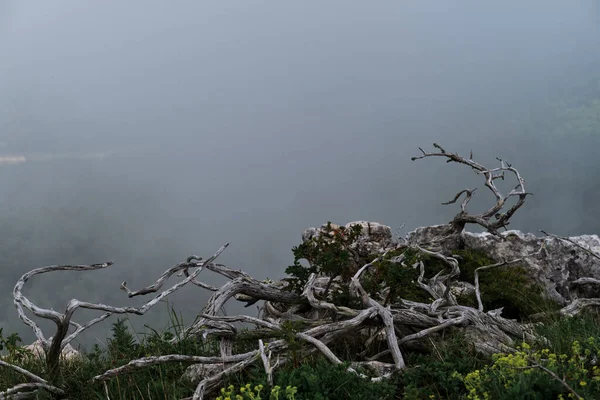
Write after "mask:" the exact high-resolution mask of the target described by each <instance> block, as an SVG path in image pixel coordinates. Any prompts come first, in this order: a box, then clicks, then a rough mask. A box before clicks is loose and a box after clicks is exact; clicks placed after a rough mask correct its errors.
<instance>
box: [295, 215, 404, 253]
mask: <svg viewBox="0 0 600 400" xmlns="http://www.w3.org/2000/svg"><path fill="white" fill-rule="evenodd" d="M354 225H360V227H361V228H362V231H361V234H360V236H359V237H358V239H357V240H356V242H354V243H353V244H352V245H351V246H350V248H352V249H354V250H356V251H357V253H358V254H359V255H360V256H361V257H366V256H369V255H373V254H382V253H384V252H385V251H386V250H388V249H389V248H390V247H391V246H392V245H393V239H392V229H391V228H390V227H389V226H387V225H383V224H380V223H378V222H368V221H355V222H349V223H347V224H346V225H345V226H344V227H345V228H346V229H351V228H352V226H354ZM326 228H327V224H324V225H322V226H321V227H319V228H309V229H307V230H305V231H304V233H303V234H302V241H304V242H307V241H309V240H311V239H312V238H313V237H315V236H317V235H321V234H324V233H325V232H326ZM331 228H332V229H339V228H340V225H337V224H331Z"/></svg>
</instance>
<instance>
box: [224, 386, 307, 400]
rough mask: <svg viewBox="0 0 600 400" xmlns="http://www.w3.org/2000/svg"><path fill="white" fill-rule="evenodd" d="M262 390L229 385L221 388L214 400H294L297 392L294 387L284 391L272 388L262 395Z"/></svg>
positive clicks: (258, 387)
mask: <svg viewBox="0 0 600 400" xmlns="http://www.w3.org/2000/svg"><path fill="white" fill-rule="evenodd" d="M264 389H265V387H264V386H263V385H256V386H254V387H252V385H251V384H249V383H247V384H246V385H244V386H240V387H239V388H236V387H235V386H234V385H229V386H227V387H226V388H221V390H220V391H219V396H218V397H217V398H216V400H295V399H296V397H295V395H296V393H297V392H298V388H296V387H295V386H287V387H286V388H285V390H282V388H281V386H273V387H272V388H271V391H270V392H266V393H263V390H264ZM263 396H266V397H263ZM281 396H283V397H281Z"/></svg>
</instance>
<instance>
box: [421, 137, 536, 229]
mask: <svg viewBox="0 0 600 400" xmlns="http://www.w3.org/2000/svg"><path fill="white" fill-rule="evenodd" d="M433 146H434V147H435V148H436V149H438V151H437V152H432V153H428V152H426V151H425V150H423V149H422V148H420V147H419V150H421V153H423V154H422V155H421V156H417V157H412V158H411V160H413V161H415V160H420V159H422V158H426V157H444V158H447V160H446V162H456V163H459V164H464V165H467V166H469V167H471V168H472V169H473V170H475V172H476V173H477V174H480V175H483V176H484V178H485V186H486V187H487V188H488V189H489V190H490V191H491V192H492V193H493V195H494V197H495V198H496V204H494V205H493V206H492V207H491V208H489V209H488V210H487V211H484V212H483V213H481V214H475V215H473V214H469V213H468V212H467V210H466V207H467V204H468V203H469V201H470V200H471V198H472V197H473V193H474V192H475V189H473V190H470V189H464V190H461V191H460V192H458V193H457V194H456V196H454V198H453V199H452V200H450V201H448V202H445V203H442V204H444V205H447V204H454V203H456V201H457V200H458V199H459V198H460V196H461V195H463V194H465V199H464V200H463V201H462V203H461V211H460V213H458V214H457V215H456V216H455V217H454V219H453V220H452V221H451V222H450V224H451V231H450V233H454V234H459V233H461V232H462V231H463V230H464V228H465V225H466V224H478V225H481V226H482V227H484V228H486V229H487V230H488V232H490V233H492V234H494V235H496V236H499V235H500V233H499V229H500V228H506V226H507V225H508V224H509V219H510V218H511V217H512V216H513V214H514V213H515V212H516V211H517V210H518V209H519V208H521V206H522V205H523V204H524V203H525V199H526V197H527V196H528V195H530V194H531V193H528V192H527V191H526V190H525V180H524V179H523V178H522V177H521V175H520V173H519V171H518V170H517V169H516V168H514V167H513V166H512V165H511V164H509V163H507V162H505V161H504V160H502V159H500V158H498V159H497V160H498V161H500V167H498V168H487V167H485V166H483V165H482V164H479V163H478V162H476V161H474V160H473V155H472V153H471V156H470V158H468V159H467V158H465V157H462V156H460V155H458V154H457V153H449V152H447V151H446V150H444V149H443V148H442V147H441V146H440V145H439V144H437V143H434V144H433ZM505 172H509V173H512V174H513V175H514V176H515V178H516V180H517V185H516V186H515V188H514V189H512V190H511V191H510V192H508V193H507V194H505V195H503V194H502V193H501V192H500V190H498V188H497V187H496V184H495V181H496V180H497V179H502V180H504V176H505V175H504V173H505ZM510 197H517V198H518V200H517V202H516V204H514V205H513V206H512V207H511V208H509V209H508V210H507V211H506V212H504V213H501V211H502V209H503V208H504V205H505V203H506V201H507V200H508V199H509V198H510ZM492 217H494V218H495V221H492V220H491V218H492Z"/></svg>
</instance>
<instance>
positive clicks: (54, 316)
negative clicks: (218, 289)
mask: <svg viewBox="0 0 600 400" xmlns="http://www.w3.org/2000/svg"><path fill="white" fill-rule="evenodd" d="M228 245H229V244H228V243H226V244H225V245H223V246H222V247H221V248H220V249H219V250H218V251H217V252H216V253H215V254H214V255H213V256H212V257H211V258H210V259H209V260H208V262H212V261H213V260H214V259H216V258H217V257H218V256H219V255H220V254H221V253H222V252H223V251H224V250H225V249H226V248H227V246H228ZM112 264H113V263H112V262H111V261H109V262H106V263H102V264H92V265H52V266H48V267H42V268H37V269H34V270H32V271H30V272H28V273H26V274H24V275H23V276H21V278H19V280H18V281H17V283H16V285H15V287H14V289H13V297H14V304H15V307H16V308H17V313H18V315H19V318H20V319H21V320H22V321H23V322H24V323H25V324H27V325H29V326H30V327H31V328H32V330H33V331H34V333H35V335H36V337H37V338H38V340H39V341H40V343H41V345H42V348H43V349H44V352H45V353H46V367H47V371H48V374H49V376H50V378H51V380H53V379H54V378H55V377H56V376H58V373H59V368H60V355H61V352H62V350H63V349H64V348H65V346H67V344H69V343H70V342H71V341H72V340H73V339H75V338H76V337H77V336H78V335H79V334H81V333H82V332H83V331H84V330H86V329H88V328H89V327H91V326H93V325H95V324H97V323H99V322H101V321H103V320H105V319H106V318H108V317H109V316H110V315H112V314H137V315H143V314H144V313H146V311H148V310H149V309H150V308H151V307H152V306H154V305H155V304H157V303H158V302H159V301H161V300H162V299H164V298H165V297H166V296H168V295H170V294H171V293H173V292H175V291H176V290H178V289H179V288H181V287H183V286H184V285H186V284H187V283H189V282H190V281H192V280H193V279H195V278H196V276H197V275H198V274H199V273H200V271H201V268H198V269H197V270H196V271H194V273H193V274H191V275H189V276H188V277H187V278H186V279H184V280H182V281H180V282H178V283H177V284H175V285H174V286H172V287H171V288H169V289H167V290H164V291H163V292H161V293H160V294H159V295H157V296H156V297H154V298H153V299H152V300H150V301H148V302H146V303H144V304H143V305H142V306H141V307H114V306H109V305H105V304H101V303H89V302H85V301H80V300H77V299H72V300H71V301H69V303H68V304H67V307H66V310H65V312H64V313H60V312H57V311H54V310H52V309H45V308H42V307H39V306H37V305H36V304H34V303H33V302H32V301H30V300H29V299H28V298H27V297H26V296H24V295H23V293H22V291H23V287H24V285H25V283H26V282H27V281H28V280H29V279H30V278H31V277H33V276H35V275H40V274H44V273H48V272H54V271H90V270H97V269H103V268H108V267H110V266H111V265H112ZM122 286H123V287H124V286H125V284H123V285H122ZM78 308H85V309H90V310H98V311H104V314H102V315H100V316H99V317H97V318H94V319H92V320H90V321H88V322H87V323H85V324H83V325H81V324H79V323H76V322H74V321H72V318H73V315H74V313H75V311H76V310H77V309H78ZM25 309H27V310H29V311H30V312H31V313H32V314H33V315H35V316H36V317H39V318H44V319H49V320H51V321H52V322H54V323H55V324H56V332H55V334H54V335H53V336H52V337H51V338H48V339H46V337H45V336H44V334H43V332H42V330H41V329H40V327H39V326H38V325H37V324H36V323H35V322H34V321H33V320H32V319H30V318H29V317H28V316H27V315H26V314H25ZM71 326H74V327H75V331H74V332H72V333H71V334H69V328H70V327H71ZM31 387H33V386H31ZM31 387H30V386H23V385H17V386H15V387H13V388H11V389H9V391H11V393H16V392H20V391H24V390H28V389H30V388H31ZM35 387H37V388H46V389H47V388H48V387H51V386H49V385H47V384H46V383H42V382H38V383H37V386H35Z"/></svg>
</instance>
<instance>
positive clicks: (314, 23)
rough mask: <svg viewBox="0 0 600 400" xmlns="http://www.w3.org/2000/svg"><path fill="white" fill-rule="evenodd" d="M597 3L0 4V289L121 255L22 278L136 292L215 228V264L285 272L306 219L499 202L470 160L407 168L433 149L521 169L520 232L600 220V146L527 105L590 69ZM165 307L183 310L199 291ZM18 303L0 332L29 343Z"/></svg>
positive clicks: (115, 297) (384, 216) (423, 212)
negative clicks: (469, 195) (458, 200)
mask: <svg viewBox="0 0 600 400" xmlns="http://www.w3.org/2000/svg"><path fill="white" fill-rule="evenodd" d="M599 16H600V14H599V8H598V6H597V3H596V1H594V0H590V1H570V2H564V1H547V0H544V1H528V2H517V1H503V2H495V3H494V4H491V3H490V2H481V1H461V2H437V1H413V2H405V1H380V2H358V1H355V2H349V1H325V2H323V1H295V2H291V1H288V2H275V1H272V2H259V1H242V0H240V1H227V2H222V1H169V2H166V1H148V0H145V1H134V0H129V1H116V0H112V1H102V2H100V1H96V2H92V1H76V0H73V1H44V2H23V1H17V0H14V1H11V0H4V1H0V60H2V61H1V62H0V187H1V188H2V190H0V218H1V220H0V222H1V225H0V229H1V230H2V231H1V233H2V241H3V244H2V263H3V264H2V265H0V281H2V287H1V288H0V289H1V290H2V295H0V301H1V302H2V304H6V305H7V306H8V305H9V304H10V302H11V296H10V290H12V287H13V285H14V282H15V280H16V279H17V278H18V276H20V275H21V274H22V273H24V272H26V271H27V270H29V269H31V268H34V267H38V266H43V265H46V264H53V263H96V262H101V261H104V260H108V259H112V260H115V262H116V266H115V267H114V268H113V269H111V270H108V271H103V272H91V273H89V274H81V275H76V274H62V275H60V274H57V276H54V277H53V276H45V277H40V278H35V279H34V281H32V282H31V285H30V286H26V290H27V291H28V292H27V293H28V294H31V295H32V297H33V298H34V299H37V300H40V302H41V303H43V304H44V305H46V304H48V303H47V302H48V301H50V300H49V299H52V300H51V302H53V304H52V305H53V306H55V307H57V308H58V309H61V308H63V307H64V303H65V302H66V301H67V300H69V299H70V298H72V297H73V296H77V297H78V298H80V299H83V300H92V301H100V300H102V301H106V302H111V303H112V304H118V305H121V304H127V302H128V300H127V299H126V298H125V296H124V295H123V293H122V292H120V291H119V290H118V287H119V284H120V282H121V281H122V280H127V281H128V282H129V283H130V285H132V286H135V287H138V286H141V285H147V284H150V283H151V281H152V280H153V278H154V277H157V276H158V275H159V274H160V273H161V272H162V271H163V270H164V269H166V268H167V267H169V266H171V265H172V264H175V263H177V262H180V261H182V260H184V259H185V258H186V257H187V256H188V255H189V254H191V253H196V254H201V255H203V256H205V257H208V256H209V255H211V254H212V253H213V252H214V251H215V250H216V249H217V248H218V247H219V246H220V245H221V244H222V243H224V242H225V241H230V242H231V247H230V248H229V249H228V250H227V251H226V253H225V254H224V255H223V256H222V260H221V261H223V262H226V263H228V264H230V265H231V266H232V267H234V268H242V269H244V270H246V271H248V272H250V273H252V274H254V275H256V276H257V277H261V278H263V277H266V276H271V277H280V276H281V275H282V274H283V270H284V269H285V267H286V266H287V265H289V264H290V263H291V261H292V254H291V251H290V248H291V247H292V246H294V245H296V244H298V242H299V240H300V235H301V233H302V231H303V230H304V229H305V228H307V227H309V226H316V225H319V224H321V223H324V222H326V221H327V220H331V221H334V222H338V223H346V222H349V221H353V220H371V221H378V222H381V223H384V224H387V225H390V226H392V227H393V228H394V229H395V228H397V227H400V226H401V225H402V224H403V223H405V224H406V227H405V228H404V229H403V233H405V232H406V231H408V230H412V229H414V228H416V227H418V226H421V225H426V224H436V223H444V222H447V221H448V220H449V219H451V217H452V216H453V215H454V214H455V213H456V208H444V207H442V206H440V203H441V202H442V201H446V200H448V199H450V198H451V197H453V195H454V194H455V193H456V192H457V191H458V190H461V189H463V188H465V187H471V188H472V187H474V186H480V187H481V189H480V191H479V192H478V193H477V196H479V198H478V199H477V200H478V201H475V202H474V203H473V207H475V208H477V207H479V208H481V207H483V206H486V205H488V204H489V201H490V197H489V195H487V193H485V191H484V190H483V185H482V184H481V182H480V180H479V179H477V176H474V174H472V173H471V172H470V171H468V170H463V169H461V168H460V167H458V166H448V165H446V164H445V163H443V162H441V161H440V160H421V161H419V162H418V163H412V162H411V161H410V157H411V156H412V155H416V154H418V150H417V147H418V146H423V147H430V146H431V143H432V142H433V141H437V142H439V143H441V144H443V145H445V146H446V147H447V148H448V150H455V151H459V152H463V153H464V154H468V152H469V151H470V150H471V149H472V150H473V151H474V153H475V156H476V158H477V159H478V160H480V161H481V162H484V163H488V164H490V165H494V161H495V160H494V157H495V156H501V157H504V158H506V159H508V160H509V161H511V162H513V163H514V165H515V166H517V167H521V172H522V173H523V175H524V176H525V178H526V179H527V182H528V184H529V189H530V190H531V191H532V192H534V193H535V196H534V197H532V198H531V199H530V200H529V201H528V203H527V204H526V206H525V207H524V208H523V209H522V210H520V211H519V213H518V214H516V216H515V218H514V221H513V226H514V228H518V229H522V230H526V231H536V230H537V229H547V230H550V231H553V232H556V233H559V234H581V233H598V232H599V231H600V222H599V221H598V218H594V217H592V216H594V215H597V214H594V213H595V212H599V211H600V208H599V207H598V205H597V203H598V202H597V200H594V201H592V200H591V199H597V195H600V186H599V184H598V175H597V174H598V173H599V172H600V168H599V167H598V162H597V152H598V150H597V149H598V148H597V147H593V146H591V144H592V143H594V144H597V142H598V141H597V139H595V138H577V137H576V138H567V139H564V138H563V139H558V138H555V137H554V136H552V135H550V134H549V132H547V131H545V130H541V129H540V130H539V131H538V130H537V128H536V127H538V126H542V125H543V121H544V120H545V119H546V116H543V115H542V116H539V115H537V114H535V115H534V114H531V113H530V110H533V109H537V108H538V107H541V105H543V104H544V102H545V101H546V100H547V96H549V95H556V93H557V92H560V88H562V87H568V86H569V85H571V82H572V81H573V80H576V79H583V80H584V81H585V79H586V78H587V77H591V78H590V79H594V77H596V78H598V74H597V72H596V71H598V68H597V67H599V66H600V63H599V60H600V52H599V51H598V49H600V17H599ZM594 74H597V75H594ZM450 167H451V168H450ZM67 289H68V290H67ZM58 290H61V291H62V293H61V294H60V295H58V294H56V292H57V291H58ZM173 299H174V301H175V302H176V307H177V309H179V310H181V311H182V312H183V313H184V315H185V316H186V318H187V319H188V320H191V319H193V316H194V314H195V313H196V312H199V311H200V308H201V306H202V305H203V304H204V301H205V299H206V295H205V294H204V293H200V291H199V290H196V289H195V288H186V290H184V291H183V292H182V293H181V294H179V295H177V296H174V298H173ZM160 313H164V309H163V308H161V310H160ZM15 315H16V313H15V312H14V309H13V308H7V311H6V312H5V313H0V326H2V325H8V326H9V328H7V329H5V331H15V330H19V332H22V333H26V334H25V335H24V336H25V337H26V338H28V339H30V338H31V334H30V332H29V331H28V330H27V329H26V328H25V327H22V326H21V325H22V324H19V322H18V321H17V319H16V316H15ZM134 319H135V320H139V321H141V320H142V319H139V318H138V317H132V320H134ZM159 327H160V326H157V328H159ZM100 336H101V337H103V334H100Z"/></svg>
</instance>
